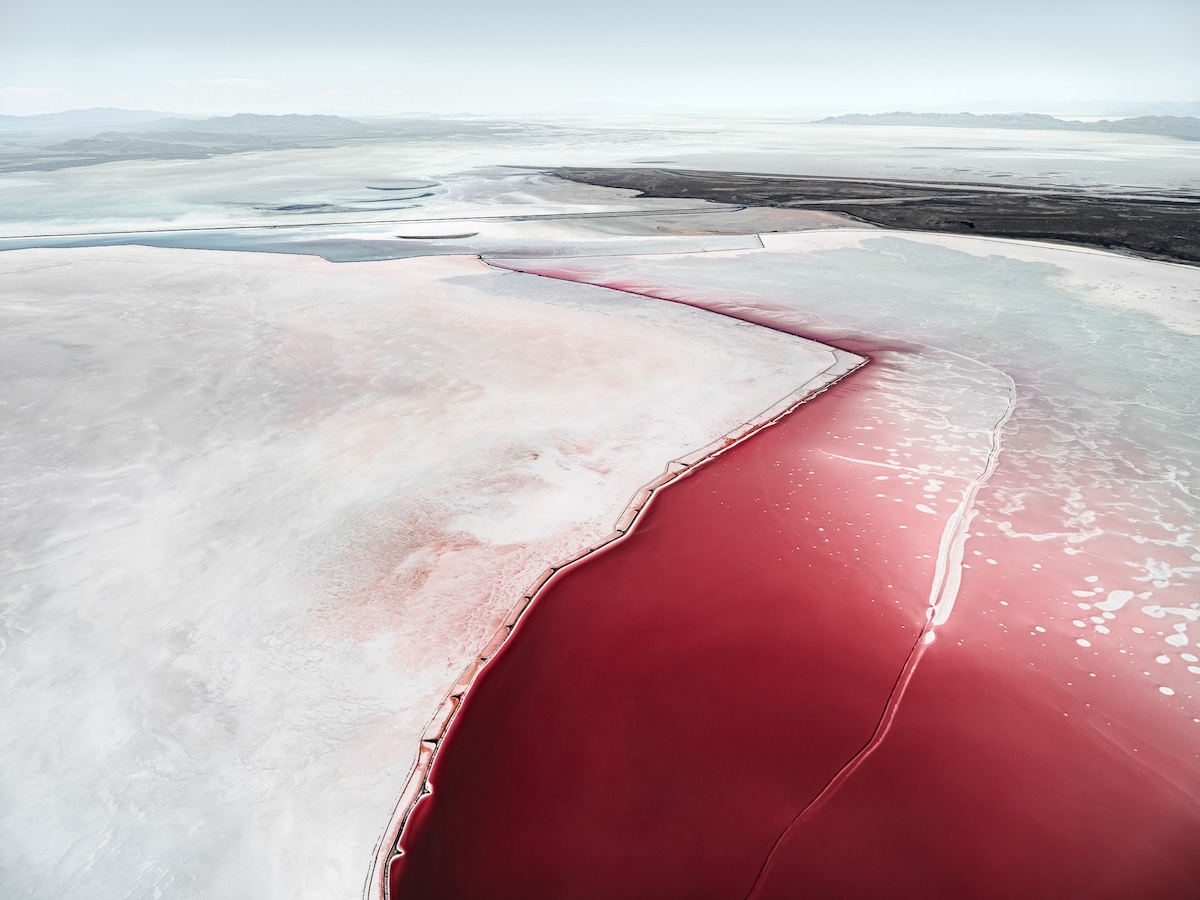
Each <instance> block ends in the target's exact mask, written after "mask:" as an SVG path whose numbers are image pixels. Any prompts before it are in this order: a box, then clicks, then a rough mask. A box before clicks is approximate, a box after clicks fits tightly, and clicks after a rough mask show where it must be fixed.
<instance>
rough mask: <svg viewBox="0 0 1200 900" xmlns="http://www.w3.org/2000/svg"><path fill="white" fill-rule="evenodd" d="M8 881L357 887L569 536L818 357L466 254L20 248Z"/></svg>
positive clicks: (9, 525) (9, 615)
mask: <svg viewBox="0 0 1200 900" xmlns="http://www.w3.org/2000/svg"><path fill="white" fill-rule="evenodd" d="M0 284H2V285H3V291H4V298H5V302H4V306H3V311H2V317H3V326H2V328H0V335H2V336H0V344H2V345H3V347H2V349H0V359H2V360H3V363H2V365H3V368H4V378H5V384H6V391H5V412H4V416H5V419H4V421H5V426H4V431H3V439H2V440H3V443H2V445H0V446H2V451H3V456H4V460H5V463H4V467H3V472H4V476H3V478H4V485H3V492H4V496H5V504H4V507H3V512H2V513H0V516H2V518H3V526H2V528H3V532H4V534H5V535H6V539H5V546H4V561H5V565H4V571H5V574H4V576H3V596H4V597H5V601H4V606H3V612H2V616H0V626H2V628H3V630H2V632H0V638H2V643H0V648H2V651H0V673H2V677H3V680H4V692H5V702H4V704H3V705H2V707H0V735H2V737H0V767H2V769H3V771H4V773H5V774H4V779H3V798H4V799H3V803H2V804H0V810H2V811H0V835H2V836H3V839H2V841H0V845H2V846H3V851H0V858H2V860H3V865H0V872H2V873H3V875H0V883H2V884H3V888H4V893H5V895H6V896H11V897H49V896H63V895H65V894H69V893H72V892H75V891H88V892H89V893H92V894H96V895H97V896H154V895H157V894H158V893H159V892H161V893H162V894H163V895H167V896H173V897H214V896H219V897H230V898H236V897H247V898H251V897H254V898H259V897H265V896H287V895H292V896H301V895H303V896H323V897H350V896H355V895H357V894H358V893H359V892H360V891H361V886H362V883H363V880H364V878H365V877H366V875H367V872H368V871H369V869H370V866H371V863H372V858H373V851H374V847H375V842H376V840H377V839H378V838H379V836H380V834H381V832H382V831H383V829H384V828H385V827H386V825H387V823H388V817H389V815H390V813H391V809H392V805H393V804H394V803H395V799H396V797H397V796H398V794H399V792H400V789H401V787H402V786H403V784H404V782H405V779H406V776H407V774H408V769H409V766H410V765H411V763H412V761H413V758H414V756H415V753H416V749H417V745H418V741H419V737H420V733H421V731H422V729H423V727H424V725H425V723H426V721H427V720H428V719H429V717H430V715H431V714H432V713H433V711H434V709H435V708H436V707H437V705H438V703H439V702H440V700H441V697H442V695H443V694H444V692H445V691H446V690H447V689H448V688H449V686H450V685H451V684H452V683H453V680H454V679H455V678H456V677H457V676H458V674H459V673H460V671H461V670H462V668H463V667H464V665H465V664H466V662H467V660H469V659H470V658H472V657H473V655H474V654H476V653H477V651H478V649H479V647H480V646H481V645H482V644H483V642H485V641H486V640H487V639H488V638H489V637H490V636H491V634H492V633H493V631H494V630H495V629H496V627H497V625H498V623H499V622H500V620H501V619H502V618H503V616H504V615H505V613H506V612H507V611H508V609H509V607H510V606H512V605H513V603H514V602H515V600H516V599H517V598H519V596H520V594H521V592H522V591H523V590H524V589H525V588H526V587H527V585H528V584H529V583H530V582H531V581H532V580H533V579H534V578H535V577H536V576H537V574H538V573H539V572H540V571H541V570H542V569H543V568H544V567H545V566H546V565H547V564H549V563H551V562H555V561H557V560H559V559H561V558H564V557H566V556H569V555H571V554H572V553H574V552H575V551H577V550H578V549H580V548H581V547H582V546H586V545H587V544H588V543H590V542H592V541H594V540H596V539H597V538H599V537H601V536H603V535H605V534H607V533H608V532H609V531H610V530H611V528H612V523H613V521H614V520H615V518H616V517H617V515H618V514H619V513H620V512H621V510H622V508H623V507H624V505H625V503H626V501H627V500H628V499H629V497H630V495H631V494H633V493H634V491H635V490H636V489H637V488H638V487H639V486H640V485H641V484H643V483H644V482H646V481H648V480H649V479H651V478H653V477H654V476H655V475H657V474H658V473H659V472H661V471H662V467H663V464H664V462H665V461H666V460H668V459H670V458H672V457H674V456H677V455H679V454H680V453H682V452H684V451H687V450H690V449H693V448H695V447H698V446H701V445H703V444H706V443H708V442H709V441H710V440H712V439H713V438H714V437H716V436H718V435H720V434H722V433H724V432H725V431H728V430H729V429H730V428H732V427H733V426H734V425H736V424H738V423H739V422H741V421H743V420H745V419H747V418H749V417H751V416H752V415H754V414H755V413H757V412H758V411H759V410H760V409H762V408H765V407H766V406H769V405H770V404H771V403H773V402H775V401H776V400H778V399H779V398H780V397H782V396H783V395H785V394H787V393H788V392H790V391H791V390H793V389H794V388H795V387H796V386H797V385H798V384H800V383H802V382H803V381H806V380H808V379H810V378H812V377H813V376H814V375H816V374H817V373H819V372H820V371H821V370H822V369H823V368H825V367H826V366H827V365H829V363H830V360H831V358H830V354H829V353H828V351H826V350H825V349H823V348H821V347H820V346H819V345H815V344H811V343H808V342H805V341H801V340H798V339H795V338H791V337H788V336H786V335H782V334H779V333H776V332H772V331H769V330H766V329H762V328H756V327H753V326H748V325H745V324H743V323H738V322H735V321H732V320H728V319H723V318H721V317H717V316H712V315H711V314H709V313H704V312H701V311H697V310H692V309H687V308H685V307H680V306H674V305H670V304H663V303H658V302H655V301H650V300H645V299H641V298H631V297H628V296H626V295H622V294H619V293H616V292H612V291H606V290H603V289H599V288H592V287H587V286H578V285H568V284H562V283H557V282H553V281H549V280H546V279H541V278H537V277H534V276H528V275H521V274H516V273H511V272H501V271H498V270H494V269H491V268H488V267H487V266H485V265H484V264H483V263H481V262H480V261H478V260H476V259H473V258H469V257H447V258H437V259H433V258H430V259H418V260H402V261H392V262H384V263H369V264H342V265H333V264H329V263H326V262H323V261H321V260H316V259H312V258H309V257H296V256H284V255H278V254H274V255H261V254H234V253H213V252H204V251H182V250H161V249H150V248H136V247H133V248H130V247H125V248H101V249H84V250H31V251H18V252H12V253H7V254H3V255H0Z"/></svg>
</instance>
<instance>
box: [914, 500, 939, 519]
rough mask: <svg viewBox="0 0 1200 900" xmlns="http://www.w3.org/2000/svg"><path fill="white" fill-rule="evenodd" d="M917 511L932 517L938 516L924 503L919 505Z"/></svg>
mask: <svg viewBox="0 0 1200 900" xmlns="http://www.w3.org/2000/svg"><path fill="white" fill-rule="evenodd" d="M917 509H918V510H920V511H921V512H923V513H929V514H930V515H931V516H936V515H937V513H935V512H934V511H933V510H932V509H930V508H929V507H928V506H926V505H925V504H924V503H918V504H917Z"/></svg>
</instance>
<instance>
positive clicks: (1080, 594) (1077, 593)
mask: <svg viewBox="0 0 1200 900" xmlns="http://www.w3.org/2000/svg"><path fill="white" fill-rule="evenodd" d="M1071 593H1072V594H1074V595H1075V596H1076V597H1090V596H1092V592H1091V591H1071Z"/></svg>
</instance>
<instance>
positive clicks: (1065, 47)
mask: <svg viewBox="0 0 1200 900" xmlns="http://www.w3.org/2000/svg"><path fill="white" fill-rule="evenodd" d="M0 26H2V27H0V113H2V114H10V115H26V114H33V113H43V112H54V111H59V110H64V109H77V108H88V107H93V106H115V107H122V108H127V109H155V110H170V111H176V112H184V113H208V114H222V113H234V112H260V113H284V112H299V113H313V112H333V113H343V114H348V115H372V114H374V115H388V114H396V113H404V112H418V111H429V112H440V113H454V112H475V113H483V114H511V113H545V112H554V111H557V110H559V109H561V108H563V107H566V106H569V105H571V104H578V103H616V104H637V105H644V106H647V107H700V108H714V109H745V110H770V109H778V110H790V111H805V112H813V113H821V114H826V113H833V112H881V111H888V110H894V109H904V110H921V111H952V110H960V109H961V110H970V111H975V112H989V111H1005V110H1008V111H1018V110H1032V111H1047V112H1050V111H1054V112H1062V113H1070V112H1072V111H1077V112H1081V113H1086V112H1089V111H1094V112H1097V113H1102V112H1104V111H1105V109H1104V108H1102V107H1104V105H1105V104H1109V105H1119V104H1120V103H1124V102H1133V101H1173V102H1188V101H1196V100H1200V54H1198V53H1197V52H1196V47H1197V46H1200V3H1197V2H1196V0H1140V2H1130V0H994V2H977V0H953V2H946V0H927V2H908V3H905V2H897V0H825V2H811V0H758V2H756V3H753V4H747V3H734V2H724V3H714V2H711V0H693V2H682V0H608V2H604V3H600V2H593V3H586V4H585V3H564V4H559V5H551V4H548V3H545V2H531V0H507V2H505V3H483V2H481V0H459V2H457V3H444V4H433V3H429V2H422V3H414V2H409V0H340V2H328V0H197V2H192V3H164V2H162V0H38V2H36V3H35V2H30V0H0ZM1072 107H1077V109H1072Z"/></svg>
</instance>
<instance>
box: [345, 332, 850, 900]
mask: <svg viewBox="0 0 1200 900" xmlns="http://www.w3.org/2000/svg"><path fill="white" fill-rule="evenodd" d="M781 333H783V334H787V332H781ZM789 337H793V338H795V340H798V341H804V342H805V343H809V344H817V343H818V342H816V341H811V340H808V339H807V338H802V337H799V336H796V335H789ZM821 346H823V347H824V349H825V350H827V351H828V352H829V354H830V355H831V356H832V357H833V359H834V361H833V362H832V363H831V364H830V365H829V366H827V367H826V368H824V369H822V370H821V372H820V373H818V374H817V375H815V376H814V377H812V378H810V379H809V380H808V381H805V382H804V383H803V384H801V385H800V387H798V388H796V390H794V391H792V392H791V393H789V394H787V395H785V396H784V397H783V398H781V399H780V400H778V401H776V402H775V403H773V404H771V405H770V406H768V407H767V408H766V409H764V410H763V411H762V412H760V413H759V414H758V415H756V416H754V417H752V418H750V419H748V420H746V421H745V422H743V423H741V424H740V425H737V426H736V427H734V428H733V429H731V430H730V431H727V432H726V433H725V434H723V435H721V436H720V437H718V438H716V439H715V440H713V441H710V442H709V443H708V444H705V445H704V446H703V447H701V448H699V449H698V450H693V451H691V452H690V453H685V454H683V455H681V456H679V457H677V458H675V459H672V460H670V461H669V462H668V463H667V465H666V467H665V470H664V471H663V473H662V474H661V475H659V476H658V477H657V478H654V479H653V480H651V481H649V482H647V483H646V484H645V485H643V486H642V487H641V488H639V489H638V490H637V491H635V492H634V494H633V496H632V497H631V498H630V500H629V502H628V503H627V504H626V506H625V509H624V510H623V511H622V512H621V514H620V515H619V516H618V517H617V521H616V524H615V525H614V527H613V531H612V532H610V533H609V534H608V535H606V536H605V537H603V538H601V539H600V540H599V541H597V542H595V543H594V544H591V545H590V546H588V547H585V548H584V549H583V550H581V551H579V552H578V553H576V554H575V555H573V556H570V557H567V558H566V559H565V560H562V561H560V562H557V563H555V564H554V565H551V566H549V567H548V568H546V569H545V570H544V571H543V572H542V574H541V575H539V576H538V577H537V578H536V579H535V580H534V582H533V584H532V585H531V586H530V588H529V589H528V590H526V591H525V592H524V593H523V594H522V595H521V598H520V600H518V601H517V603H516V604H514V606H513V607H512V609H510V610H509V612H508V615H506V616H505V618H504V622H503V624H502V625H501V626H500V628H499V629H498V630H497V631H496V633H495V634H494V635H493V636H492V638H491V639H490V640H488V641H487V643H486V644H484V646H483V649H482V650H480V652H479V653H478V654H477V655H476V658H475V659H473V660H472V661H471V663H470V664H469V665H468V666H467V668H466V669H465V670H464V671H463V673H462V675H460V676H459V678H458V680H457V681H456V682H455V684H454V686H453V687H452V688H451V689H450V691H449V692H448V693H447V695H446V698H445V699H444V700H443V701H442V702H441V704H439V705H438V708H437V711H436V712H435V713H434V714H433V716H432V717H431V718H430V720H429V723H428V724H427V725H426V726H425V730H424V731H423V732H422V734H421V741H420V744H419V746H418V749H417V756H416V759H415V760H414V761H413V765H412V768H411V769H410V770H409V774H408V778H407V780H406V782H405V785H404V789H403V790H402V791H401V793H400V797H399V799H398V800H397V802H396V806H395V808H394V809H393V811H392V816H391V820H390V822H389V824H388V827H387V829H386V830H385V831H384V832H383V834H381V835H380V837H379V840H377V841H376V842H375V848H374V851H373V860H374V861H373V863H372V865H371V871H370V874H369V875H368V876H367V881H366V884H364V886H363V888H364V890H363V897H364V900H381V898H382V900H389V898H390V889H389V885H388V877H387V876H388V871H389V869H390V867H391V862H392V860H393V859H394V858H395V857H396V856H400V855H402V851H401V850H400V847H399V844H400V837H401V835H402V834H403V833H404V826H405V825H406V824H407V823H408V819H409V816H411V815H412V811H413V808H414V807H415V806H416V805H417V802H418V801H419V800H420V799H421V798H422V797H424V796H426V795H427V794H431V793H433V789H432V788H431V787H430V786H429V774H430V771H431V770H432V768H433V763H434V761H435V760H436V758H437V751H438V749H439V747H440V746H441V741H442V738H443V737H444V736H445V734H446V732H447V731H448V730H449V728H450V725H451V723H452V722H453V720H454V717H455V716H456V715H457V714H458V710H459V709H460V708H461V706H462V701H463V699H464V697H465V695H466V693H467V691H469V690H470V689H471V686H472V685H473V684H474V683H475V680H476V679H477V678H478V677H479V674H480V673H481V672H482V671H483V668H484V666H485V665H486V664H487V663H488V662H489V661H490V660H491V659H492V658H494V657H495V655H496V654H497V653H498V652H499V651H500V648H501V647H503V646H504V643H505V642H506V641H507V640H508V639H509V637H511V636H512V633H513V631H514V630H515V628H516V626H517V624H518V623H519V622H520V620H521V618H522V617H523V616H524V614H525V612H526V611H527V610H528V609H529V607H530V606H531V605H532V603H533V601H534V599H535V598H536V597H537V595H538V594H539V593H541V591H542V590H543V589H544V588H545V586H546V584H547V583H549V581H550V580H551V579H552V578H553V577H554V576H555V575H557V574H558V573H559V572H562V571H564V570H565V569H568V568H570V567H572V566H574V565H576V564H578V563H579V562H581V561H582V560H584V559H587V557H589V556H590V555H591V554H593V553H595V552H597V551H598V550H601V549H603V548H605V547H607V546H609V545H610V544H613V543H615V542H617V541H619V540H621V539H622V538H624V537H626V536H627V535H628V534H629V533H630V532H631V531H632V530H633V526H634V524H635V523H636V522H637V520H638V518H639V517H640V515H641V513H642V511H643V510H644V509H645V508H646V507H647V506H649V504H650V502H651V501H652V500H653V499H654V496H655V494H656V493H657V492H658V491H659V490H660V489H661V488H663V487H666V486H667V485H668V484H671V483H673V482H675V481H676V480H678V479H679V478H680V477H682V476H684V475H685V474H687V473H689V472H691V471H693V470H694V469H696V468H697V467H699V466H700V465H701V464H703V463H705V462H708V461H709V460H711V459H714V458H715V457H717V456H719V455H720V454H722V453H724V452H725V451H726V450H728V449H729V448H730V447H734V446H736V445H737V444H740V443H741V442H742V441H744V440H746V439H747V438H749V437H750V436H751V435H753V434H754V433H755V432H757V431H759V430H760V429H762V428H765V427H767V426H768V425H772V424H774V423H775V422H777V421H779V420H780V419H782V418H783V417H784V416H786V415H787V414H788V413H790V412H792V411H793V410H794V409H796V408H797V407H798V406H800V405H802V404H803V403H806V402H807V401H809V400H811V399H812V398H813V397H815V396H817V395H818V394H821V393H823V392H824V391H826V390H827V389H828V388H830V387H832V386H833V385H834V384H836V383H837V382H838V381H840V380H841V379H843V378H845V377H846V376H847V375H849V374H850V373H851V372H853V371H855V370H856V369H858V368H860V367H862V366H864V365H866V363H867V362H868V359H867V357H864V356H859V355H857V354H854V353H850V352H848V351H846V350H841V349H839V348H837V347H829V346H827V345H821ZM385 848H386V852H385Z"/></svg>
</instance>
